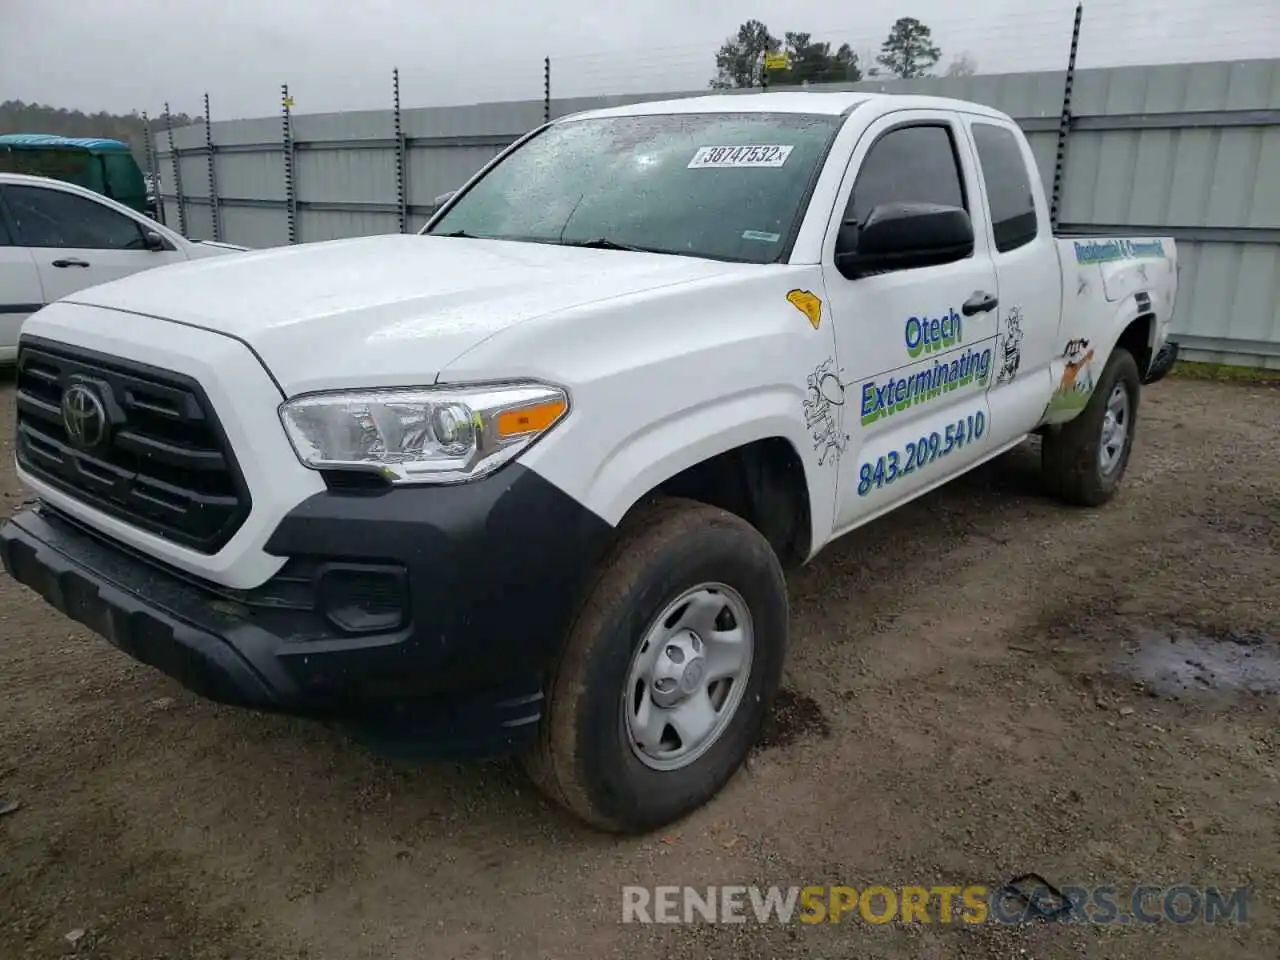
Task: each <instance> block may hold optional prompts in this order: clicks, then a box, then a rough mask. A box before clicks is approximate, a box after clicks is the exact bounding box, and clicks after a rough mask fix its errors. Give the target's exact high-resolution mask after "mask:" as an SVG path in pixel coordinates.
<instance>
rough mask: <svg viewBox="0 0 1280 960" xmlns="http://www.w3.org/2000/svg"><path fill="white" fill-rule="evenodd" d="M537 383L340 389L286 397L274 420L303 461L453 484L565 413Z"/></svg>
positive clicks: (501, 459) (497, 462) (563, 398)
mask: <svg viewBox="0 0 1280 960" xmlns="http://www.w3.org/2000/svg"><path fill="white" fill-rule="evenodd" d="M568 410H569V397H568V394H566V393H565V391H564V390H562V389H560V388H559V387H553V386H548V385H546V384H540V383H513V384H497V385H486V386H476V387H414V388H408V389H400V388H395V389H387V390H343V391H337V392H334V393H315V394H309V395H307V396H304V397H298V398H297V399H295V400H289V401H287V402H285V403H284V404H282V405H281V407H280V420H281V422H283V424H284V429H285V432H286V433H287V434H288V435H289V442H290V443H292V444H293V449H294V450H295V451H296V452H297V454H298V459H299V460H301V461H302V462H303V464H304V465H305V466H308V467H311V468H312V469H315V470H370V471H374V472H377V473H379V474H381V475H382V476H384V477H385V478H386V479H387V480H390V481H391V482H392V483H456V482H458V481H461V480H473V479H475V478H476V477H481V476H484V475H485V474H487V473H491V472H492V471H494V470H496V469H497V468H498V467H500V466H501V465H502V464H504V463H506V462H507V461H508V460H510V459H511V458H512V457H515V456H517V455H518V454H519V453H520V452H521V451H522V450H524V449H525V448H526V447H528V446H529V444H531V443H533V442H534V441H535V440H536V439H538V437H540V436H541V435H542V434H544V433H545V432H546V431H547V430H549V429H551V427H552V426H554V425H555V424H556V423H557V422H559V420H560V419H561V418H562V417H563V416H564V415H565V414H566V413H568Z"/></svg>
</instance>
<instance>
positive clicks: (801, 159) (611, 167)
mask: <svg viewBox="0 0 1280 960" xmlns="http://www.w3.org/2000/svg"><path fill="white" fill-rule="evenodd" d="M842 119H843V118H841V117H836V116H816V115H808V114H785V113H740V114H729V113H724V114H671V115H663V116H638V117H605V118H595V119H585V120H572V121H568V122H565V123H560V124H556V125H555V126H552V127H549V128H548V129H546V130H544V131H543V132H542V133H540V134H538V135H537V136H536V137H534V138H533V139H531V140H530V141H528V142H527V143H526V144H524V146H522V147H520V148H519V149H517V150H515V151H513V152H512V153H511V154H510V155H509V156H508V157H507V158H506V159H505V160H503V161H502V162H501V163H499V164H498V165H497V166H495V167H494V168H493V169H492V170H490V171H489V173H488V174H486V175H485V176H484V178H483V179H481V180H479V181H478V182H477V183H476V184H475V185H474V186H472V187H471V188H470V189H469V190H467V192H466V193H465V194H464V195H463V196H462V197H460V198H459V199H458V201H457V203H456V204H455V206H453V208H452V209H450V210H449V211H447V212H446V213H445V214H444V216H442V217H441V218H440V220H439V221H438V222H437V223H435V224H433V225H432V227H431V229H430V231H429V233H430V234H432V235H437V236H440V235H444V236H448V235H453V236H468V237H479V238H485V239H496V240H523V241H531V242H535V243H553V244H564V245H571V246H598V247H604V248H614V249H639V250H646V251H651V252H655V253H672V254H681V255H684V256H693V257H708V258H711V259H716V260H733V261H740V262H744V263H771V262H774V261H776V260H778V259H779V258H780V257H781V256H782V255H783V253H784V252H785V250H786V248H787V245H788V244H789V242H790V240H791V233H792V230H793V229H794V228H795V227H796V226H797V224H798V222H799V219H800V216H801V214H802V213H803V212H804V206H805V203H806V201H807V198H808V194H809V191H810V189H811V187H812V184H813V182H814V179H815V176H816V173H817V171H818V169H819V167H820V165H821V163H822V160H823V158H824V157H825V156H826V152H827V148H828V146H829V145H830V143H831V140H832V138H833V137H834V136H835V134H836V131H837V130H838V129H839V127H840V124H841V122H842Z"/></svg>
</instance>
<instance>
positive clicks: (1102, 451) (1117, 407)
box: [1098, 383, 1129, 475]
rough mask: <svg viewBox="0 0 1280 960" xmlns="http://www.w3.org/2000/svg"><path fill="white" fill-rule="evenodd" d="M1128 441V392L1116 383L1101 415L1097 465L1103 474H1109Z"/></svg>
mask: <svg viewBox="0 0 1280 960" xmlns="http://www.w3.org/2000/svg"><path fill="white" fill-rule="evenodd" d="M1128 442H1129V392H1128V391H1127V390H1125V388H1124V384H1122V383H1117V384H1116V385H1115V388H1114V389H1113V390H1112V391H1111V396H1110V397H1108V398H1107V409H1106V412H1105V413H1103V415H1102V443H1101V444H1100V445H1099V447H1098V466H1099V468H1101V470H1102V472H1103V474H1104V475H1109V474H1111V473H1112V472H1113V471H1114V470H1115V468H1116V467H1117V466H1118V465H1119V463H1120V458H1121V457H1122V456H1123V455H1124V448H1125V445H1126V444H1127V443H1128Z"/></svg>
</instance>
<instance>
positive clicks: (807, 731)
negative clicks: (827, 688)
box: [756, 687, 831, 750]
mask: <svg viewBox="0 0 1280 960" xmlns="http://www.w3.org/2000/svg"><path fill="white" fill-rule="evenodd" d="M811 736H817V737H829V736H831V724H830V723H829V722H828V721H827V716H826V714H825V713H823V712H822V707H820V706H819V705H818V701H817V700H815V699H813V697H811V696H809V695H808V694H804V693H799V692H797V691H795V690H790V689H788V688H786V687H783V688H782V689H781V690H779V691H778V696H777V699H776V700H774V703H773V713H771V714H770V715H769V717H768V718H767V719H766V720H765V724H764V730H763V732H762V733H761V736H760V739H759V741H757V743H756V748H757V749H759V750H771V749H774V748H776V747H785V746H789V745H790V744H793V743H795V742H796V741H797V740H800V739H802V738H805V737H811Z"/></svg>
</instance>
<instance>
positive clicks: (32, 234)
mask: <svg viewBox="0 0 1280 960" xmlns="http://www.w3.org/2000/svg"><path fill="white" fill-rule="evenodd" d="M4 194H5V200H6V201H7V202H8V205H9V212H10V213H11V214H12V215H13V220H14V223H15V225H16V227H17V230H18V236H19V237H20V238H21V241H22V244H23V245H24V246H27V247H61V248H69V249H87V250H145V249H146V245H145V243H144V240H143V235H142V230H141V229H140V228H139V226H138V224H137V222H136V221H135V220H132V219H130V218H129V217H126V216H124V215H123V214H120V213H117V212H116V211H114V210H111V209H109V208H107V207H105V206H103V205H102V204H100V203H96V202H94V201H93V200H89V199H87V198H86V197H81V196H77V195H76V194H73V193H66V192H64V191H62V190H51V189H48V188H45V187H19V186H8V187H5V191H4Z"/></svg>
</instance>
